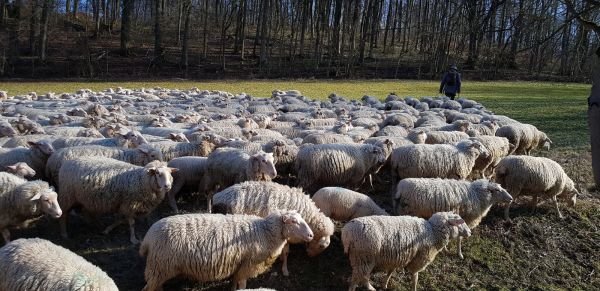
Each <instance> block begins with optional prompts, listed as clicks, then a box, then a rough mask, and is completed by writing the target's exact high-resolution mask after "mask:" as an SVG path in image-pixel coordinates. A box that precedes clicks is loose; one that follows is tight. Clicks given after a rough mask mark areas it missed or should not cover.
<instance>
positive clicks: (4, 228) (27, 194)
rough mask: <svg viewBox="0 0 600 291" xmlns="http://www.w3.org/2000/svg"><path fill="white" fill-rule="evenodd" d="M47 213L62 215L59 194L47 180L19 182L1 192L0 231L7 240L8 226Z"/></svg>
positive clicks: (8, 238) (54, 215)
mask: <svg viewBox="0 0 600 291" xmlns="http://www.w3.org/2000/svg"><path fill="white" fill-rule="evenodd" d="M43 213H47V214H49V215H50V216H52V217H54V218H59V217H60V216H61V215H62V210H61V209H60V206H59V204H58V201H57V194H56V192H54V189H52V188H50V185H48V183H47V182H44V181H41V180H36V181H28V182H25V183H22V184H18V185H16V186H15V187H13V188H11V189H9V190H7V191H2V192H1V193H0V232H1V233H2V237H4V241H5V242H7V243H8V242H9V241H10V231H9V230H8V227H10V226H18V225H21V224H22V223H23V222H25V221H26V220H28V219H32V218H35V217H38V216H40V215H41V214H43Z"/></svg>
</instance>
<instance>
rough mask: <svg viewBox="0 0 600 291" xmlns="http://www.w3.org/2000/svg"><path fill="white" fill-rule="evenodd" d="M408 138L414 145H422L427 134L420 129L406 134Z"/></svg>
mask: <svg viewBox="0 0 600 291" xmlns="http://www.w3.org/2000/svg"><path fill="white" fill-rule="evenodd" d="M408 138H409V139H410V140H411V141H412V142H414V143H415V144H423V143H425V141H426V140H427V133H426V132H425V131H424V130H422V129H413V130H411V131H410V132H409V133H408Z"/></svg>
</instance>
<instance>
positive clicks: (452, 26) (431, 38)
mask: <svg viewBox="0 0 600 291" xmlns="http://www.w3.org/2000/svg"><path fill="white" fill-rule="evenodd" d="M599 8H600V1H595V0H527V1H521V0H452V1H450V0H444V1H427V0H88V1H85V0H47V1H43V0H0V77H2V78H7V79H11V78H26V79H48V78H51V79H53V78H57V76H60V78H61V79H64V78H67V79H68V78H82V79H100V80H114V79H119V80H121V79H133V80H134V79H153V78H154V79H159V78H165V77H169V78H186V79H188V78H192V79H193V78H205V79H220V78H235V79H254V78H331V79H338V78H339V79H356V78H381V79H437V78H439V77H440V75H441V73H442V72H443V71H444V70H445V69H446V68H447V67H448V65H450V64H457V65H458V67H459V70H460V71H461V73H462V74H463V75H464V76H466V77H467V78H470V79H478V80H498V79H504V80H548V81H560V82H566V81H574V82H582V81H583V82H586V81H588V80H589V76H590V73H591V67H592V61H591V60H592V57H593V54H594V52H595V48H596V47H598V38H597V34H595V33H593V28H594V23H595V22H597V20H598V18H599V17H598V16H599V15H600V13H599V12H600V9H599Z"/></svg>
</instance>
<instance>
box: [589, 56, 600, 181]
mask: <svg viewBox="0 0 600 291" xmlns="http://www.w3.org/2000/svg"><path fill="white" fill-rule="evenodd" d="M592 58H593V61H594V62H595V64H594V71H593V73H592V90H591V93H590V97H589V98H588V126H589V128H590V138H591V146H592V169H593V173H594V183H596V186H597V187H600V49H598V50H597V51H596V56H594V57H592Z"/></svg>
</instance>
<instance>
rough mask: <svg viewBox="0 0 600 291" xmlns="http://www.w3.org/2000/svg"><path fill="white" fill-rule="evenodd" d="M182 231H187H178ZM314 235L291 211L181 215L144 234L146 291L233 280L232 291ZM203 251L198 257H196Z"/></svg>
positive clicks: (166, 219)
mask: <svg viewBox="0 0 600 291" xmlns="http://www.w3.org/2000/svg"><path fill="white" fill-rule="evenodd" d="M182 230H185V231H182ZM312 238H313V232H312V231H311V229H310V227H309V226H308V225H307V223H306V222H305V221H304V219H302V217H301V216H300V215H299V214H298V213H296V212H295V211H287V210H286V211H277V212H273V213H271V214H270V215H268V216H266V217H265V218H260V217H257V216H252V215H221V214H185V215H175V216H170V217H167V218H163V219H161V220H159V221H158V222H156V223H154V224H153V225H152V227H150V229H149V230H148V232H147V233H146V236H145V237H144V241H143V242H142V245H141V247H140V255H141V256H144V257H147V259H146V271H145V273H144V275H145V279H146V286H145V287H144V289H143V290H144V291H154V290H162V285H163V283H164V282H166V281H167V280H169V279H171V278H174V277H176V276H178V275H185V276H187V277H190V278H193V279H195V280H197V281H200V282H209V281H218V280H224V279H230V280H231V287H232V288H231V289H232V290H236V289H237V288H240V289H244V288H246V280H247V279H249V278H254V277H256V276H258V275H260V274H262V273H264V272H266V271H267V270H268V269H269V268H270V267H271V265H272V264H273V262H274V261H275V260H276V259H277V257H278V256H279V255H280V254H281V252H282V250H283V248H284V246H285V245H286V242H287V241H288V240H295V241H304V242H309V241H311V240H312ZM199 250H201V251H199Z"/></svg>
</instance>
